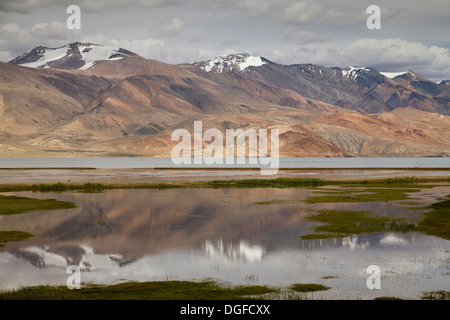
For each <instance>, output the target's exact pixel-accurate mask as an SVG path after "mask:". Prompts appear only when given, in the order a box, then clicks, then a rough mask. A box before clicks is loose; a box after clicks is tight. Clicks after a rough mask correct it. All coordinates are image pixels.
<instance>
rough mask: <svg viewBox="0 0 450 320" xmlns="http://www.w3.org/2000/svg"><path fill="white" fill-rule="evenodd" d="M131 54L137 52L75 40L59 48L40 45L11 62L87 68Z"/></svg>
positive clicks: (28, 65)
mask: <svg viewBox="0 0 450 320" xmlns="http://www.w3.org/2000/svg"><path fill="white" fill-rule="evenodd" d="M130 56H136V54H135V53H133V52H131V51H128V50H125V49H122V48H114V47H111V46H101V45H97V44H93V43H80V42H75V43H71V44H68V45H65V46H62V47H58V48H47V47H43V46H39V47H36V48H34V49H32V50H31V51H29V52H26V53H24V54H23V55H21V56H19V57H17V58H15V59H13V60H11V61H9V63H12V64H15V65H19V66H23V67H29V68H54V69H66V70H73V69H80V70H86V69H89V68H91V67H92V66H93V65H94V64H95V63H97V62H98V61H105V60H108V61H112V60H120V59H122V58H124V57H130Z"/></svg>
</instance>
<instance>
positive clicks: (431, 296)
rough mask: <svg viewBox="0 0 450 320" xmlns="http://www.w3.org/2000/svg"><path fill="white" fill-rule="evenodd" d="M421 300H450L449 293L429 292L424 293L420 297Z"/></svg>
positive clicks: (442, 291)
mask: <svg viewBox="0 0 450 320" xmlns="http://www.w3.org/2000/svg"><path fill="white" fill-rule="evenodd" d="M420 298H421V299H422V300H450V291H444V290H441V291H429V292H424V293H423V294H422V296H421V297H420Z"/></svg>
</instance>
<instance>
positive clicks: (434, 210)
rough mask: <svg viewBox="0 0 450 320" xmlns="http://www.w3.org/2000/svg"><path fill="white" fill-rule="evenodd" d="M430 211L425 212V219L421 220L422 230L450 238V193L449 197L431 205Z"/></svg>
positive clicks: (420, 227) (420, 226)
mask: <svg viewBox="0 0 450 320" xmlns="http://www.w3.org/2000/svg"><path fill="white" fill-rule="evenodd" d="M427 209H429V210H430V211H428V212H425V213H424V214H423V217H424V218H423V219H422V220H421V221H420V222H419V229H420V231H422V232H424V233H426V234H428V235H432V236H437V237H441V238H444V239H447V240H450V195H447V199H444V200H442V201H438V202H435V203H433V204H432V205H430V206H429V207H428V208H427Z"/></svg>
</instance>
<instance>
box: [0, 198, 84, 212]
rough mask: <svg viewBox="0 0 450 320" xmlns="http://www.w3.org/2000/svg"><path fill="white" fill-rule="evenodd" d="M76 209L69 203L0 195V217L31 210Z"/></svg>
mask: <svg viewBox="0 0 450 320" xmlns="http://www.w3.org/2000/svg"><path fill="white" fill-rule="evenodd" d="M69 208H76V205H75V204H74V203H71V202H65V201H58V200H55V199H45V200H40V199H33V198H26V197H15V196H2V195H0V215H10V214H19V213H24V212H28V211H33V210H55V209H69Z"/></svg>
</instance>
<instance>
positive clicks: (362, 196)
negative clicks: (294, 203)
mask: <svg viewBox="0 0 450 320" xmlns="http://www.w3.org/2000/svg"><path fill="white" fill-rule="evenodd" d="M420 190H421V189H420V188H386V187H384V188H374V187H367V186H366V187H365V188H360V189H346V190H336V191H325V192H324V193H325V194H326V195H322V196H312V197H309V198H307V199H305V200H304V202H305V203H331V202H375V201H383V202H385V201H398V200H406V199H410V197H409V193H414V192H419V191H420Z"/></svg>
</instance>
